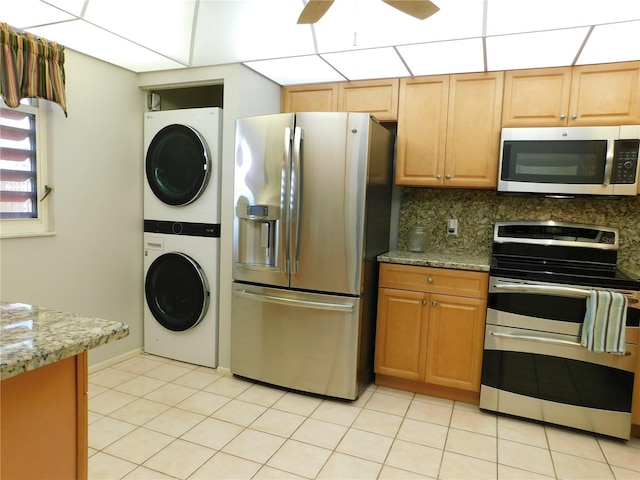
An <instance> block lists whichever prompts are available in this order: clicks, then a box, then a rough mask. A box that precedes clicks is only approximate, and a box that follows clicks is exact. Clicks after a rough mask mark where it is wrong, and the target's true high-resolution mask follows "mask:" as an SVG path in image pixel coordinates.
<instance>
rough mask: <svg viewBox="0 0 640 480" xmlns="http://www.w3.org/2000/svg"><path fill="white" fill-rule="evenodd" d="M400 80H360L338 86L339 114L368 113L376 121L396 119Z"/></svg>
mask: <svg viewBox="0 0 640 480" xmlns="http://www.w3.org/2000/svg"><path fill="white" fill-rule="evenodd" d="M399 85H400V80H399V79H397V78H391V79H387V80H362V81H358V82H345V83H340V84H338V111H339V112H369V113H371V114H372V115H373V116H374V117H376V118H377V119H378V120H380V121H383V122H386V121H395V120H397V119H398V87H399Z"/></svg>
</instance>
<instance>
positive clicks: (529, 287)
mask: <svg viewBox="0 0 640 480" xmlns="http://www.w3.org/2000/svg"><path fill="white" fill-rule="evenodd" d="M493 288H495V289H496V290H505V291H512V292H517V293H533V294H536V293H537V294H546V295H556V296H561V297H572V298H587V297H588V296H589V295H591V291H590V290H586V289H584V288H574V287H559V286H556V285H535V284H531V283H506V282H499V283H495V284H494V285H493ZM620 293H622V294H623V295H624V296H625V297H627V300H628V301H629V303H635V302H637V300H635V299H634V298H632V297H633V292H620Z"/></svg>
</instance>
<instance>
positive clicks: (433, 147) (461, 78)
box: [396, 72, 504, 188]
mask: <svg viewBox="0 0 640 480" xmlns="http://www.w3.org/2000/svg"><path fill="white" fill-rule="evenodd" d="M503 84H504V73H503V72H491V73H479V74H477V73H472V74H462V75H441V76H429V77H413V78H403V79H401V80H400V96H399V104H398V138H397V153H396V183H397V184H398V185H411V186H424V187H434V186H445V187H469V188H494V187H495V186H496V184H497V172H498V158H499V155H498V150H499V143H500V128H501V125H500V118H501V111H502V110H501V109H502V92H503Z"/></svg>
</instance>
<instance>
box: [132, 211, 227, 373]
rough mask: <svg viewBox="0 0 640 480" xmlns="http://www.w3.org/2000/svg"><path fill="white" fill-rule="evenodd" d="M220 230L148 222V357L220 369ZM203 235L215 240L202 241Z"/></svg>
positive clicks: (145, 257) (217, 226)
mask: <svg viewBox="0 0 640 480" xmlns="http://www.w3.org/2000/svg"><path fill="white" fill-rule="evenodd" d="M219 227H220V225H219V224H217V225H200V224H181V223H173V222H150V221H145V233H144V283H145V289H144V290H145V298H144V350H145V351H146V352H148V353H152V354H154V355H159V356H162V357H166V358H171V359H174V360H180V361H183V362H187V363H193V364H195V365H202V366H205V367H213V368H215V367H217V366H218V257H219V247H220V238H219V237H220V228H219ZM194 228H195V229H196V230H193V229H194ZM197 229H206V231H201V230H197ZM148 230H154V231H160V232H163V231H177V232H180V234H171V233H151V232H149V231H148ZM203 234H204V235H209V236H197V235H203Z"/></svg>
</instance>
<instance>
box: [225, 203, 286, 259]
mask: <svg viewBox="0 0 640 480" xmlns="http://www.w3.org/2000/svg"><path fill="white" fill-rule="evenodd" d="M236 217H237V220H236V221H237V222H238V227H239V228H238V238H237V239H236V241H237V242H238V246H237V255H238V257H237V259H236V261H237V262H238V263H241V264H244V265H245V266H248V267H254V268H255V267H258V268H260V267H264V268H278V245H279V238H280V235H279V234H278V229H279V225H280V206H278V205H247V204H239V205H236Z"/></svg>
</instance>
